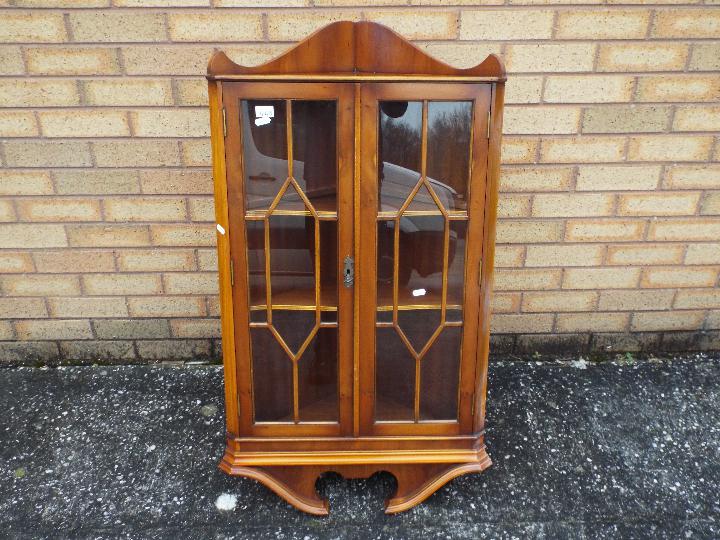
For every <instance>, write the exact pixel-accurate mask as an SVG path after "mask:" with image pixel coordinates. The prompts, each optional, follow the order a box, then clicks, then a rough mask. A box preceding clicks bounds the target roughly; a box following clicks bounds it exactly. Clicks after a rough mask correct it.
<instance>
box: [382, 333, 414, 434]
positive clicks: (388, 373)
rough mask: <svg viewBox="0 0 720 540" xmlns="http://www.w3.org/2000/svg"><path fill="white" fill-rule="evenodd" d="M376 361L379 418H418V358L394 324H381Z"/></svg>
mask: <svg viewBox="0 0 720 540" xmlns="http://www.w3.org/2000/svg"><path fill="white" fill-rule="evenodd" d="M376 347H377V351H376V358H377V360H376V365H375V419H376V420H405V421H413V420H414V418H415V359H414V358H413V357H412V356H411V355H410V353H409V352H408V350H407V348H406V347H405V344H404V343H403V342H402V341H400V336H398V334H397V332H395V329H394V328H378V329H377V339H376Z"/></svg>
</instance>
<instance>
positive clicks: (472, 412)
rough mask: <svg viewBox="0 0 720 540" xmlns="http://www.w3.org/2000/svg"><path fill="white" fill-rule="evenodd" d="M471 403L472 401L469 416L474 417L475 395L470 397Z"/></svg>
mask: <svg viewBox="0 0 720 540" xmlns="http://www.w3.org/2000/svg"><path fill="white" fill-rule="evenodd" d="M471 403H472V405H471V406H470V416H471V417H474V416H475V396H473V397H472V401H471Z"/></svg>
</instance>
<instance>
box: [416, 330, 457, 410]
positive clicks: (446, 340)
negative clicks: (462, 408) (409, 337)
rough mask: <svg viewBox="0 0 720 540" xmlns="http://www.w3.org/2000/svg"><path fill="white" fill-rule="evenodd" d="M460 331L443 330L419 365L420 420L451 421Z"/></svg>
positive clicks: (454, 405) (455, 398)
mask: <svg viewBox="0 0 720 540" xmlns="http://www.w3.org/2000/svg"><path fill="white" fill-rule="evenodd" d="M461 334H462V329H461V328H459V327H448V328H445V329H444V330H443V331H442V333H441V334H440V335H439V336H438V338H437V341H435V343H434V344H433V345H432V347H430V349H429V350H428V352H427V354H426V355H425V356H424V357H423V359H422V360H421V361H420V420H455V419H456V418H457V403H458V385H459V382H460V345H461V341H462V335H461Z"/></svg>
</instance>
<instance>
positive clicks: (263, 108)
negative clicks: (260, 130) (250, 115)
mask: <svg viewBox="0 0 720 540" xmlns="http://www.w3.org/2000/svg"><path fill="white" fill-rule="evenodd" d="M255 118H275V107H274V106H273V105H256V106H255Z"/></svg>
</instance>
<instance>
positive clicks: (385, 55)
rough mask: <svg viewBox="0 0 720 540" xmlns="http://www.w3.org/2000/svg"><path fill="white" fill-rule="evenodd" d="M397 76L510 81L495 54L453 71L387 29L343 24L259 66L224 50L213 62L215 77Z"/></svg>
mask: <svg viewBox="0 0 720 540" xmlns="http://www.w3.org/2000/svg"><path fill="white" fill-rule="evenodd" d="M373 73H377V74H397V75H404V74H407V75H429V76H433V75H434V76H470V77H494V78H497V79H499V80H504V79H505V69H504V67H503V64H502V61H501V60H500V58H498V57H497V56H496V55H494V54H491V55H489V56H488V57H487V58H485V60H484V61H483V62H481V63H480V64H478V65H476V66H474V67H471V68H466V69H461V68H455V67H452V66H450V65H448V64H446V63H444V62H441V61H440V60H437V59H435V58H433V57H432V56H430V55H429V54H427V53H426V52H424V51H422V50H421V49H419V48H417V47H416V46H415V45H413V44H412V43H410V42H409V41H407V40H406V39H405V38H403V37H402V36H400V35H399V34H396V33H395V32H393V31H392V30H390V29H389V28H387V27H386V26H383V25H381V24H377V23H374V22H369V21H362V22H350V21H340V22H336V23H332V24H329V25H328V26H325V27H324V28H321V29H320V30H318V31H316V32H315V33H313V34H311V35H310V36H309V37H307V38H306V39H304V40H303V41H301V42H300V43H298V44H297V45H295V46H294V47H292V48H291V49H290V50H288V51H287V52H285V53H284V54H282V55H280V56H278V57H277V58H275V59H273V60H270V61H269V62H267V63H265V64H262V65H259V66H242V65H240V64H236V63H235V62H233V61H232V60H230V58H228V56H227V55H226V54H225V53H224V52H222V51H218V52H216V53H214V54H213V55H212V57H211V58H210V62H209V64H208V77H209V78H222V76H226V75H250V74H255V75H262V74H289V75H290V74H294V75H296V74H339V75H342V74H373Z"/></svg>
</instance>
